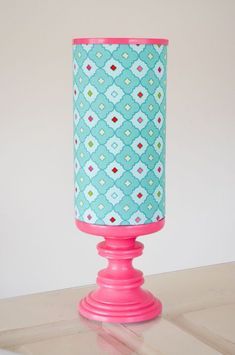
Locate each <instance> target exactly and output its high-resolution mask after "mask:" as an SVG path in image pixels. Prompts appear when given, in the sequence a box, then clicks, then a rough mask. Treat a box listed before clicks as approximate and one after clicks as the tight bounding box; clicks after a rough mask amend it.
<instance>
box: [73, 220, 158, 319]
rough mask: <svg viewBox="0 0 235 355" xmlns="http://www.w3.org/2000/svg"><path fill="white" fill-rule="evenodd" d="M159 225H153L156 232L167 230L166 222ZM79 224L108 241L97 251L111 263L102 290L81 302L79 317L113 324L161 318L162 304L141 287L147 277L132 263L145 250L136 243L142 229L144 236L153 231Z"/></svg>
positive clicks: (102, 275)
mask: <svg viewBox="0 0 235 355" xmlns="http://www.w3.org/2000/svg"><path fill="white" fill-rule="evenodd" d="M159 222H161V223H159ZM159 222H156V223H153V224H154V226H152V224H151V228H153V227H155V230H154V231H157V230H159V229H161V228H162V227H163V225H164V220H161V221H159ZM76 224H77V226H78V228H79V229H81V230H83V231H85V232H88V233H91V234H97V235H102V236H103V237H104V238H105V240H104V241H102V242H100V243H99V244H98V245H97V249H98V252H99V255H101V256H103V257H105V258H107V259H108V266H107V268H106V269H103V270H101V271H99V272H98V276H97V280H96V281H97V285H98V288H97V289H96V290H94V291H92V292H90V293H89V294H88V295H87V296H86V297H85V298H83V299H82V300H81V301H80V302H79V305H78V311H79V313H80V314H81V315H82V316H84V317H85V318H88V319H92V320H97V321H102V322H111V323H130V322H141V321H145V320H149V319H153V318H155V317H157V316H159V315H160V314H161V312H162V304H161V302H160V301H159V300H158V299H157V298H156V297H155V296H154V295H153V294H152V293H151V292H149V291H148V290H145V289H143V288H142V287H141V285H143V283H144V277H143V273H142V271H140V270H137V269H135V268H134V267H133V265H132V259H133V258H135V257H138V256H140V255H141V254H142V252H143V248H144V245H143V244H142V243H141V242H138V241H136V238H137V236H138V234H139V232H140V229H139V228H138V227H142V229H141V232H142V234H143V235H144V234H149V233H153V231H151V232H149V227H147V229H145V230H144V229H143V225H142V226H120V227H119V226H118V227H108V226H94V225H93V226H92V225H90V226H89V225H88V226H87V223H84V222H80V221H76ZM146 226H149V225H146ZM99 227H101V228H99ZM97 228H98V229H99V230H98V231H97ZM110 228H111V232H112V233H110ZM113 228H115V229H113ZM130 228H131V229H130ZM101 229H102V230H101ZM147 231H148V232H147ZM124 232H125V234H124ZM134 234H135V235H134Z"/></svg>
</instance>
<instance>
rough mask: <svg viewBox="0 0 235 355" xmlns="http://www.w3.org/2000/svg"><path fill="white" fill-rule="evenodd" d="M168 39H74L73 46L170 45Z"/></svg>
mask: <svg viewBox="0 0 235 355" xmlns="http://www.w3.org/2000/svg"><path fill="white" fill-rule="evenodd" d="M168 42H169V41H168V39H166V38H108V37H106V38H74V39H73V44H159V45H165V46H167V45H168Z"/></svg>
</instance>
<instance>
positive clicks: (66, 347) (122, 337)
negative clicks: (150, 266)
mask: <svg viewBox="0 0 235 355" xmlns="http://www.w3.org/2000/svg"><path fill="white" fill-rule="evenodd" d="M94 287H95V286H94V285H89V286H83V287H76V288H70V289H65V290H58V291H53V292H46V293H39V294H33V295H27V296H20V297H15V298H8V299H3V300H0V348H3V349H8V350H10V351H13V352H17V353H20V354H33V355H39V354H40V355H41V354H42V355H54V354H56V355H75V354H76V355H77V354H82V355H86V354H89V355H95V354H102V355H103V354H112V355H117V354H125V355H131V354H144V355H151V354H161V355H216V354H231V355H234V354H235V263H226V264H219V265H213V266H208V267H201V268H196V269H189V270H183V271H175V272H170V273H163V274H159V275H151V276H146V277H145V284H144V285H143V287H144V288H148V289H149V290H150V291H152V292H153V293H154V294H155V295H157V296H158V297H159V298H160V299H161V301H162V302H163V314H162V316H161V317H160V318H156V319H154V320H151V321H146V322H142V323H131V324H112V323H106V322H103V323H99V322H96V321H90V320H87V319H85V318H83V317H82V316H80V315H78V314H77V311H76V304H77V302H78V301H79V300H80V299H81V298H82V297H83V296H84V295H86V294H87V293H88V292H89V291H90V290H92V289H93V288H94ZM4 353H5V352H4ZM0 354H1V351H0Z"/></svg>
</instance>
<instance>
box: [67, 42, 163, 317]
mask: <svg viewBox="0 0 235 355" xmlns="http://www.w3.org/2000/svg"><path fill="white" fill-rule="evenodd" d="M167 44H168V40H166V39H155V38H154V39H152V38H151V39H150V38H76V39H74V40H73V104H74V105H73V106H74V110H73V116H74V181H75V193H74V195H75V198H74V200H75V223H76V226H77V227H78V228H79V230H81V231H83V232H85V233H88V234H92V235H97V236H102V237H104V241H102V242H100V243H99V244H98V245H97V249H98V253H99V255H101V256H103V257H105V258H107V259H108V266H107V268H105V269H103V270H101V271H99V273H98V276H97V285H98V287H97V289H95V290H93V291H91V292H90V293H89V294H88V295H86V297H84V298H83V299H82V300H81V301H80V302H79V304H78V311H79V313H80V314H81V315H82V316H83V317H85V318H88V319H92V320H96V321H102V322H111V323H116V322H120V323H129V322H142V321H145V320H149V319H152V318H155V317H157V316H158V315H160V314H161V311H162V304H161V302H160V300H159V299H158V298H157V297H155V296H154V295H153V294H152V293H151V292H150V291H148V290H146V289H144V288H142V287H141V285H142V284H143V283H144V277H143V273H142V272H141V271H140V270H137V269H135V268H134V267H133V266H132V259H133V258H135V257H137V256H140V255H141V254H142V252H143V244H142V243H141V242H139V241H136V238H137V237H138V236H144V235H147V234H150V233H154V232H157V231H159V230H160V229H162V227H163V226H164V217H165V119H166V61H167ZM87 256H89V252H88V253H87ZM88 262H89V257H88Z"/></svg>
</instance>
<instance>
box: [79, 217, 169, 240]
mask: <svg viewBox="0 0 235 355" xmlns="http://www.w3.org/2000/svg"><path fill="white" fill-rule="evenodd" d="M75 224H76V226H77V227H78V229H80V230H81V231H82V232H85V233H88V234H93V235H100V236H106V235H108V236H109V237H120V238H126V237H127V236H128V237H133V236H134V237H138V236H141V235H146V234H151V233H155V232H158V231H160V230H161V229H162V228H163V227H164V224H165V218H162V219H160V220H159V221H157V222H153V223H147V224H140V225H126V226H123V225H120V226H106V225H101V224H90V223H86V222H83V221H80V220H78V219H76V220H75Z"/></svg>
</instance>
